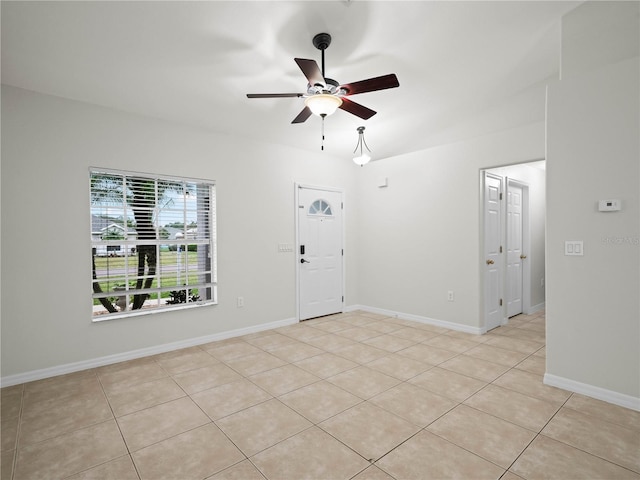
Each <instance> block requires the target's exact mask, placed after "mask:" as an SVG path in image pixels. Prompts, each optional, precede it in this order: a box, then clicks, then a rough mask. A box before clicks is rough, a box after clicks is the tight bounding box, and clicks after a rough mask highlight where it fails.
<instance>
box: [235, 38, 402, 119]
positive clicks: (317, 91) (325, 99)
mask: <svg viewBox="0 0 640 480" xmlns="http://www.w3.org/2000/svg"><path fill="white" fill-rule="evenodd" d="M330 44H331V35H329V34H328V33H319V34H317V35H316V36H315V37H313V45H314V47H316V48H317V49H318V50H320V51H321V52H322V70H320V68H319V67H318V64H317V63H316V61H315V60H309V59H305V58H295V59H294V60H295V62H296V63H297V64H298V66H299V67H300V70H302V73H303V74H304V76H305V77H307V80H308V81H309V83H308V85H307V91H306V93H248V94H247V97H248V98H285V97H298V98H301V97H302V98H304V99H305V101H304V105H305V107H304V109H303V110H302V111H301V112H300V113H299V114H298V116H297V117H296V118H294V119H293V121H292V122H291V123H302V122H304V121H305V120H306V119H307V118H309V117H310V116H311V115H312V114H316V115H318V116H320V117H322V118H323V119H324V117H326V116H327V115H331V114H332V113H333V112H335V111H336V110H337V109H338V108H340V109H341V110H344V111H345V112H349V113H351V114H353V115H355V116H357V117H360V118H362V119H364V120H367V119H369V118H371V117H373V116H374V115H375V114H376V112H375V111H374V110H371V109H370V108H367V107H365V106H363V105H360V104H358V103H356V102H354V101H352V100H350V99H348V98H347V97H348V96H351V95H356V94H358V93H367V92H374V91H376V90H384V89H387V88H394V87H398V86H400V84H399V83H398V78H397V77H396V75H395V74H393V73H391V74H389V75H383V76H381V77H374V78H369V79H367V80H360V81H359V82H352V83H345V84H342V85H341V84H339V83H338V82H336V81H335V80H333V79H331V78H327V77H325V74H324V51H325V50H326V49H327V48H328V47H329V45H330Z"/></svg>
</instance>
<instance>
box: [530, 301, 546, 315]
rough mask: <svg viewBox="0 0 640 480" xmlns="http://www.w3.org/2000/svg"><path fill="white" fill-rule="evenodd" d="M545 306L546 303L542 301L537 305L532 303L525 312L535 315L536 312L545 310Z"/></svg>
mask: <svg viewBox="0 0 640 480" xmlns="http://www.w3.org/2000/svg"><path fill="white" fill-rule="evenodd" d="M545 308H546V303H545V302H542V303H539V304H537V305H531V306H530V307H529V308H528V309H527V311H526V312H525V313H526V314H527V315H533V314H534V313H536V312H539V311H540V310H544V309H545Z"/></svg>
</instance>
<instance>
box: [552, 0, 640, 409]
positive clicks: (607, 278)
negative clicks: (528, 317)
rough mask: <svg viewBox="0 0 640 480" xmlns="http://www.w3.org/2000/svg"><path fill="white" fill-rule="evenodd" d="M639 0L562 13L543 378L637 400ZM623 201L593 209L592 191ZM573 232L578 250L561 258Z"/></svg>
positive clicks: (633, 403) (635, 403) (639, 403)
mask: <svg viewBox="0 0 640 480" xmlns="http://www.w3.org/2000/svg"><path fill="white" fill-rule="evenodd" d="M639 39H640V3H638V2H585V3H583V4H581V5H580V6H579V7H578V8H576V9H575V10H573V11H571V12H569V13H568V14H567V15H566V16H565V17H564V18H563V20H562V81H559V82H557V83H554V84H552V85H550V86H549V88H548V94H547V195H548V197H547V201H548V205H549V209H548V212H547V281H548V283H547V285H548V290H547V374H546V375H545V382H546V383H549V384H551V385H555V386H560V387H563V388H567V389H570V390H573V391H577V392H581V393H585V394H587V395H591V396H595V397H597V398H601V399H603V400H607V401H611V402H613V403H617V404H620V405H624V406H628V407H631V408H635V409H638V410H640V305H639V301H640V300H639V297H640V293H639V292H640V245H639V244H640V87H639V85H640V65H639V59H638V54H639V50H640V42H639ZM608 198H619V199H621V200H622V210H621V211H620V212H615V213H601V212H598V208H597V202H598V200H599V199H608ZM566 240H583V242H584V256H581V257H575V256H565V255H564V242H565V241H566Z"/></svg>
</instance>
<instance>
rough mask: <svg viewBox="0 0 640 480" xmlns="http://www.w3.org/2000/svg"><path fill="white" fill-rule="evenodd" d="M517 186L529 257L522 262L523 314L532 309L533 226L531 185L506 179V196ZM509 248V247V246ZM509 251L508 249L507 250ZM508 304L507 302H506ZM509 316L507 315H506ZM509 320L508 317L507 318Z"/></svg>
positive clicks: (523, 232) (526, 251)
mask: <svg viewBox="0 0 640 480" xmlns="http://www.w3.org/2000/svg"><path fill="white" fill-rule="evenodd" d="M511 185H513V186H517V187H519V188H520V189H522V252H523V253H524V254H525V255H527V258H526V259H525V260H529V261H523V262H522V313H527V312H528V311H529V310H530V308H531V260H530V255H531V230H530V228H531V226H530V220H529V217H530V211H529V184H528V183H526V182H523V181H521V180H516V179H515V178H511V177H505V194H506V195H509V187H510V186H511ZM506 209H507V205H506V204H505V239H504V242H505V245H506V244H507V240H508V237H507V235H506V232H507V230H506V228H508V225H507V224H506V221H507V214H506ZM507 247H508V246H507ZM506 250H507V251H508V248H507V249H506ZM504 277H505V292H504V294H505V296H506V294H507V291H506V284H507V282H506V281H507V272H506V263H505V273H504ZM505 303H507V304H508V300H507V302H505ZM505 315H507V313H505ZM507 319H508V317H507Z"/></svg>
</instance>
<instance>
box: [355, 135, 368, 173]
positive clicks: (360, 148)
mask: <svg viewBox="0 0 640 480" xmlns="http://www.w3.org/2000/svg"><path fill="white" fill-rule="evenodd" d="M357 130H358V144H357V145H356V148H355V150H354V151H353V153H354V154H355V156H354V157H353V161H354V162H355V163H356V165H360V166H361V167H362V166H363V165H365V164H367V163H369V160H371V155H370V153H371V150H369V146H368V145H367V142H366V141H365V139H364V127H358V128H357ZM364 148H366V149H367V151H366V152H365V151H364ZM367 152H368V153H367Z"/></svg>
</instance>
